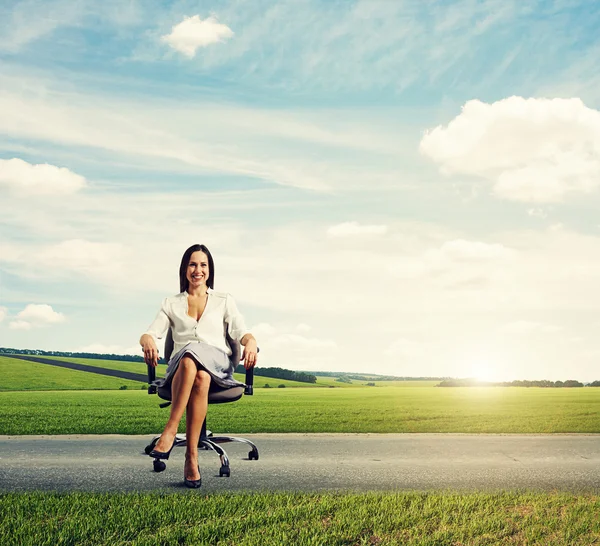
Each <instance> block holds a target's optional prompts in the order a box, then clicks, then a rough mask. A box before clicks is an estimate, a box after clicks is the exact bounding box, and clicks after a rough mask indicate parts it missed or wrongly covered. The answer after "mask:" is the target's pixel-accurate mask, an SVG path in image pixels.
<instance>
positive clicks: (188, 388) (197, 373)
mask: <svg viewBox="0 0 600 546" xmlns="http://www.w3.org/2000/svg"><path fill="white" fill-rule="evenodd" d="M210 380H211V377H210V375H209V374H208V372H206V371H204V370H199V369H198V368H197V366H196V361H195V360H194V359H192V358H191V357H188V356H184V357H183V358H182V359H181V362H180V363H179V367H178V368H177V371H176V372H175V375H174V376H173V383H172V385H171V414H170V415H169V420H168V421H167V424H166V425H165V429H164V430H163V433H162V434H161V436H160V438H159V440H158V442H157V443H156V446H154V449H156V450H157V451H169V449H171V446H172V445H173V442H174V440H175V435H176V434H177V429H178V427H179V422H180V421H181V418H182V417H183V412H184V411H185V410H186V408H187V414H186V440H187V441H186V444H187V449H186V462H185V467H184V475H185V477H186V478H187V479H189V480H197V479H199V478H200V476H199V474H198V440H199V439H200V432H201V430H202V423H203V422H204V419H205V417H206V411H207V408H208V389H209V387H210Z"/></svg>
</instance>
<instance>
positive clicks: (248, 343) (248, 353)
mask: <svg viewBox="0 0 600 546" xmlns="http://www.w3.org/2000/svg"><path fill="white" fill-rule="evenodd" d="M240 343H241V344H242V345H243V346H244V354H243V355H242V360H243V361H244V368H246V369H248V368H253V367H254V366H256V359H257V356H258V355H257V353H258V345H257V344H256V339H255V338H254V336H253V335H252V334H251V333H250V332H248V333H247V334H246V335H245V336H244V337H243V338H242V339H241V341H240Z"/></svg>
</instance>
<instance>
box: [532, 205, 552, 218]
mask: <svg viewBox="0 0 600 546" xmlns="http://www.w3.org/2000/svg"><path fill="white" fill-rule="evenodd" d="M527 214H528V215H529V216H533V217H534V218H547V217H548V213H547V212H546V211H545V210H544V209H543V208H541V207H537V208H536V207H534V208H531V209H527Z"/></svg>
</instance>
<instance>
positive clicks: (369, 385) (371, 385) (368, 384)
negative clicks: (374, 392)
mask: <svg viewBox="0 0 600 546" xmlns="http://www.w3.org/2000/svg"><path fill="white" fill-rule="evenodd" d="M374 386H375V383H367V387H374Z"/></svg>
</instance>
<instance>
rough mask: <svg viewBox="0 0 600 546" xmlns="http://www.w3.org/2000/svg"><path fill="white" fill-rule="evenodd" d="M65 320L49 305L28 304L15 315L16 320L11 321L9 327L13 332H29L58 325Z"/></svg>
mask: <svg viewBox="0 0 600 546" xmlns="http://www.w3.org/2000/svg"><path fill="white" fill-rule="evenodd" d="M65 320H66V318H65V316H64V315H63V314H62V313H58V312H56V311H54V309H52V307H51V306H50V305H47V304H35V303H30V304H29V305H27V307H25V309H23V310H22V311H21V312H19V313H18V314H17V320H15V321H12V322H11V323H10V325H9V326H10V328H11V329H13V330H30V329H31V328H39V327H43V326H51V325H53V324H59V323H61V322H64V321H65Z"/></svg>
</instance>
